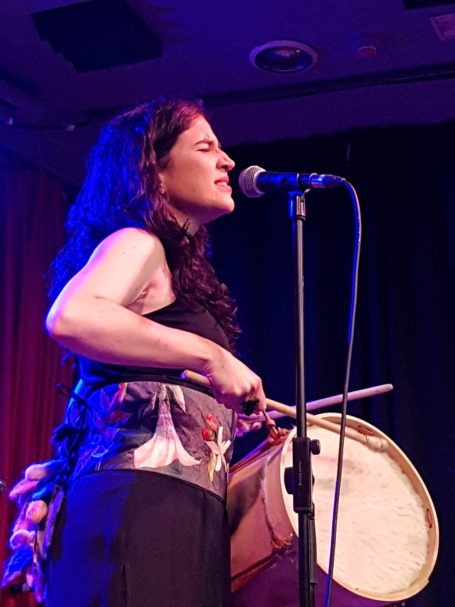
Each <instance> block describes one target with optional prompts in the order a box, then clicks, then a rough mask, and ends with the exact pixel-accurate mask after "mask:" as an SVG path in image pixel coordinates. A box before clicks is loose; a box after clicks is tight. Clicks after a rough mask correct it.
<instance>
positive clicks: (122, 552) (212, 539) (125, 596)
mask: <svg viewBox="0 0 455 607" xmlns="http://www.w3.org/2000/svg"><path fill="white" fill-rule="evenodd" d="M147 318H149V319H150V320H154V321H155V322H160V323H162V324H165V325H166V326H170V327H174V328H178V329H183V330H186V331H191V332H193V333H196V334H198V335H201V336H203V337H206V338H208V339H211V340H212V341H215V342H216V343H218V344H219V345H221V346H223V347H225V348H228V347H229V346H228V341H227V338H226V335H225V334H224V332H223V330H222V329H221V327H220V326H219V325H218V323H217V322H216V320H215V319H214V318H213V317H212V316H211V315H210V313H209V312H208V311H207V310H206V309H205V308H203V307H202V306H198V305H191V306H189V305H188V304H187V303H185V302H182V301H178V300H176V301H175V302H174V303H173V304H171V305H169V306H166V307H165V308H163V309H161V310H158V311H156V312H154V313H151V314H149V315H147ZM80 375H81V382H79V385H78V388H77V390H78V392H79V393H80V394H82V395H83V399H84V401H85V402H86V407H85V411H86V417H85V434H84V438H83V440H82V441H81V443H80V446H79V449H78V457H77V462H76V466H75V468H74V472H73V475H72V477H71V480H70V483H69V488H68V490H67V495H66V498H65V500H64V503H63V506H62V509H61V511H60V513H59V515H58V518H57V522H56V527H55V531H54V537H53V541H52V551H51V558H50V566H49V571H48V585H47V598H46V605H47V607H228V606H230V605H231V593H230V575H229V569H230V557H229V531H228V524H227V516H226V508H225V494H226V482H227V474H228V466H229V461H230V457H231V454H232V442H233V439H234V431H235V430H234V429H235V422H236V419H235V414H234V413H233V412H232V411H230V410H228V409H226V408H225V407H223V406H222V405H220V404H218V403H217V402H216V401H215V400H214V399H213V397H212V396H210V395H209V394H208V393H207V391H205V390H203V389H201V388H199V387H198V386H195V385H192V384H191V383H190V382H187V381H184V380H181V379H180V371H179V370H177V371H176V370H163V369H149V368H143V367H123V366H119V365H106V364H102V363H97V362H94V361H91V360H88V359H82V358H81V359H80ZM79 414H80V411H78V407H77V402H75V400H74V399H72V400H71V401H70V403H69V404H68V409H67V417H68V418H71V417H72V416H74V415H76V417H77V416H78V415H79Z"/></svg>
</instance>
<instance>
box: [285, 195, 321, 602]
mask: <svg viewBox="0 0 455 607" xmlns="http://www.w3.org/2000/svg"><path fill="white" fill-rule="evenodd" d="M309 191H310V190H305V192H303V194H300V193H299V192H291V193H290V194H289V215H290V218H291V220H292V222H293V249H294V272H295V306H296V310H295V314H296V322H297V332H296V345H295V350H296V413H297V415H296V418H297V420H296V424H297V436H296V437H295V438H294V440H293V445H292V447H293V449H292V454H293V467H292V469H288V473H287V474H286V476H287V477H288V478H289V473H291V472H292V481H291V483H290V484H291V486H292V491H291V492H292V493H293V498H294V499H293V508H294V511H295V512H296V513H297V516H298V531H299V537H298V552H299V567H298V572H299V576H298V585H299V606H300V607H314V586H315V584H316V579H315V568H316V534H315V522H314V505H313V499H312V490H313V475H312V471H311V455H312V454H313V455H317V454H318V453H319V451H320V445H319V441H316V440H311V439H310V438H309V437H308V435H307V417H306V402H305V343H304V336H305V327H304V284H305V281H304V267H303V254H304V229H303V228H304V222H305V218H306V208H305V207H306V205H305V195H306V194H307V193H308V192H309Z"/></svg>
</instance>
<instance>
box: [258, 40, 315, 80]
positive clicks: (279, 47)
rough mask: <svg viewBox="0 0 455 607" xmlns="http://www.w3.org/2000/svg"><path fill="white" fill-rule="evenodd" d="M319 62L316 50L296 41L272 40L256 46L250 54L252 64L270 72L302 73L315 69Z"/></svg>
mask: <svg viewBox="0 0 455 607" xmlns="http://www.w3.org/2000/svg"><path fill="white" fill-rule="evenodd" d="M317 61H318V54H317V52H316V51H315V50H314V49H312V48H311V47H310V46H308V45H307V44H303V42H296V41H295V40H271V41H270V42H267V43H266V44H263V45H262V46H256V47H255V48H254V49H253V50H252V51H251V53H250V63H251V64H252V65H254V67H257V68H258V69H260V70H266V71H268V72H278V73H288V72H299V71H300V72H301V71H304V70H308V69H310V68H311V67H313V65H315V64H316V63H317Z"/></svg>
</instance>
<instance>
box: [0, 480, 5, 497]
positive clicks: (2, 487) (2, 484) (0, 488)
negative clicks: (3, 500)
mask: <svg viewBox="0 0 455 607" xmlns="http://www.w3.org/2000/svg"><path fill="white" fill-rule="evenodd" d="M5 489H6V483H5V481H4V480H3V479H2V478H0V493H3V491H5Z"/></svg>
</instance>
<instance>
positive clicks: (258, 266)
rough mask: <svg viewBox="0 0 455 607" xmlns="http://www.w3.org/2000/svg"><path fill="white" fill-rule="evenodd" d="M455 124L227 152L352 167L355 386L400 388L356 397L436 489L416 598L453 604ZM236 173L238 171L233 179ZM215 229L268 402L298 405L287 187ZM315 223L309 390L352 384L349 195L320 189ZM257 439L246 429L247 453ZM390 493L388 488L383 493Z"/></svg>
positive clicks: (309, 245)
mask: <svg viewBox="0 0 455 607" xmlns="http://www.w3.org/2000/svg"><path fill="white" fill-rule="evenodd" d="M454 140H455V124H443V125H437V126H431V127H413V128H411V127H406V128H398V127H397V128H392V129H385V130H384V129H374V130H363V131H357V132H353V133H350V134H348V135H343V136H332V137H320V138H314V139H310V140H305V141H294V140H293V141H280V142H275V143H273V144H264V145H249V146H242V147H239V148H236V149H232V150H229V152H230V153H231V155H232V156H233V157H234V159H235V160H236V161H237V168H236V172H237V173H238V172H239V170H240V169H243V168H244V167H246V166H248V165H251V164H259V165H261V166H264V167H265V168H267V169H268V170H284V171H299V170H300V171H309V170H311V171H317V172H328V173H335V174H339V175H343V176H345V177H346V178H348V179H349V180H350V181H351V182H352V183H353V185H354V186H355V187H356V189H357V191H358V193H359V196H360V203H361V209H362V216H363V227H364V235H363V250H362V258H361V271H360V289H359V304H358V306H359V309H358V319H357V328H356V340H355V348H354V357H353V369H352V380H351V384H350V388H351V389H357V388H363V387H367V386H370V385H375V384H380V383H386V382H391V383H393V385H394V391H393V392H392V393H390V394H389V395H387V396H381V397H377V398H373V399H369V400H365V401H363V402H358V403H353V404H351V405H350V406H349V413H350V414H352V415H356V416H359V417H361V418H363V419H365V420H367V421H369V422H371V423H373V424H374V425H376V426H377V427H379V428H380V429H381V430H383V431H384V432H385V433H386V434H388V435H389V436H390V437H391V438H392V439H393V440H395V441H396V442H397V443H398V445H399V446H400V447H401V448H402V449H403V450H404V451H405V452H406V454H407V455H408V457H409V458H410V459H411V461H412V462H413V464H414V465H415V466H416V468H417V469H418V471H419V472H420V474H421V475H422V477H423V479H424V481H425V484H426V486H427V488H428V490H429V492H430V494H431V496H432V498H433V501H434V503H435V506H436V510H437V512H438V516H439V519H440V526H441V530H440V533H441V547H440V552H439V559H438V563H437V565H436V569H435V571H434V573H433V575H432V577H431V580H430V584H429V586H428V587H427V588H426V589H425V590H424V591H423V592H422V593H421V594H420V595H419V596H418V597H416V598H414V599H411V600H409V602H408V603H407V604H408V605H410V606H411V607H423V606H425V607H430V606H431V607H437V606H441V607H442V605H447V604H448V600H449V599H448V594H449V589H450V588H451V587H453V584H452V580H451V576H452V569H453V560H452V557H451V554H452V550H451V543H452V540H453V539H454V537H453V531H452V530H453V527H454V515H453V507H452V495H453V487H454V482H453V481H454V463H455V458H454V450H453V439H454V423H453V420H454V414H453V404H454V402H453V401H454V397H453V392H454V391H453V388H454V387H455V386H454V379H453V378H454V375H455V373H454V371H455V369H454V362H453V360H454V357H453V354H452V349H453V344H454V332H453V325H454V323H453V320H452V318H451V316H452V310H453V309H454V304H455V297H454V291H455V289H454V277H455V275H454V266H455V236H454V235H455V188H454V187H453V182H454V176H455V154H454V145H453V142H454ZM234 180H235V181H236V179H235V177H234ZM236 200H237V208H236V211H235V212H234V213H233V214H232V215H231V216H229V217H226V218H223V219H221V220H219V221H218V222H217V223H216V224H215V225H214V226H213V232H214V259H215V264H216V266H217V268H218V271H219V273H220V274H221V276H222V277H223V278H224V279H225V280H226V282H227V283H228V284H229V285H230V287H231V290H232V292H233V294H234V295H235V297H236V299H237V301H238V304H239V309H240V320H241V324H242V326H243V335H242V337H241V339H240V342H239V354H240V356H241V357H242V358H243V359H244V360H245V361H246V362H247V363H248V364H249V365H250V366H252V367H253V368H254V369H255V370H256V371H257V372H258V373H259V374H260V375H261V376H262V377H263V379H264V383H265V386H266V392H267V393H268V395H269V396H270V397H271V398H274V399H276V400H281V401H283V402H288V403H293V395H294V368H293V360H294V359H293V347H294V346H293V344H294V337H293V335H294V329H293V327H294V307H293V305H294V304H293V274H292V238H291V226H290V221H289V218H288V207H287V198H286V195H271V194H268V195H267V196H264V197H263V198H260V199H257V200H247V199H246V198H244V197H243V195H241V194H240V193H239V192H237V193H236ZM307 213H308V218H307V221H306V225H305V234H306V236H305V285H306V358H307V365H306V368H307V396H308V399H313V398H318V397H322V396H328V395H330V394H335V393H339V392H341V391H342V382H343V372H344V357H345V350H346V337H347V317H348V310H349V293H350V272H351V267H350V265H351V255H352V247H353V218H352V217H353V215H352V209H351V204H350V200H349V198H348V196H347V195H346V193H345V192H344V191H325V192H320V191H318V192H313V193H312V194H311V195H310V196H309V198H308V204H307ZM258 440H259V439H258V437H254V438H253V437H247V438H244V439H241V441H240V444H239V447H238V449H237V457H240V456H241V455H242V454H243V453H244V452H245V451H248V450H249V449H251V447H252V445H253V444H254V443H255V442H257V441H258ZM378 499H380V494H378Z"/></svg>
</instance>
